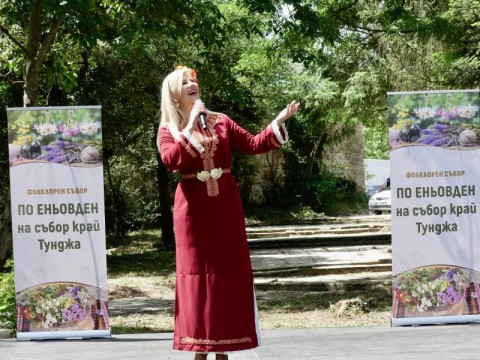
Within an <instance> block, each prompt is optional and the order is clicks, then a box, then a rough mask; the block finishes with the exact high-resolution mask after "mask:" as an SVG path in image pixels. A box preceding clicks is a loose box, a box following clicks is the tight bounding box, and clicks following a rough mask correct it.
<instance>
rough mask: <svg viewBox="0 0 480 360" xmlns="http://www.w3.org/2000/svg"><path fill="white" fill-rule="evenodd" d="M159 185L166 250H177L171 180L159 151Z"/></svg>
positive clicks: (155, 141)
mask: <svg viewBox="0 0 480 360" xmlns="http://www.w3.org/2000/svg"><path fill="white" fill-rule="evenodd" d="M157 133H158V124H157V123H156V124H155V125H154V127H153V143H154V146H155V147H157ZM156 153H157V184H158V197H159V200H160V229H161V230H162V242H163V245H164V246H165V248H167V249H173V248H175V234H174V232H173V214H172V199H171V196H170V180H169V177H168V170H167V168H166V167H165V165H164V164H163V162H162V159H161V157H160V153H159V152H158V149H157V152H156Z"/></svg>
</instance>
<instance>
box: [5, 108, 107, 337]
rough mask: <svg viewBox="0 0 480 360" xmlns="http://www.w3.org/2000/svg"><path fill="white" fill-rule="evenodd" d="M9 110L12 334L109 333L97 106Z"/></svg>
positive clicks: (99, 335) (50, 335)
mask: <svg viewBox="0 0 480 360" xmlns="http://www.w3.org/2000/svg"><path fill="white" fill-rule="evenodd" d="M7 117H8V143H9V144H8V148H9V167H10V196H11V213H12V238H13V258H14V263H15V274H14V275H15V292H16V306H17V314H18V316H17V339H18V340H41V339H62V338H65V339H66V338H97V337H110V325H109V316H108V305H107V302H108V285H107V254H106V230H105V204H104V181H103V156H102V154H103V148H102V121H101V107H100V106H65V107H62V106H60V107H29V108H7Z"/></svg>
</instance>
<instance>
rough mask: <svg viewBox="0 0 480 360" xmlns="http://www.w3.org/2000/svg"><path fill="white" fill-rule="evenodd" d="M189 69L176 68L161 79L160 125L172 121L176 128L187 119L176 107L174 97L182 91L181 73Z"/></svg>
mask: <svg viewBox="0 0 480 360" xmlns="http://www.w3.org/2000/svg"><path fill="white" fill-rule="evenodd" d="M188 70H189V68H187V67H183V68H181V69H177V70H175V71H172V72H171V73H170V74H168V75H167V76H166V77H165V79H164V80H163V84H162V90H161V105H160V126H162V125H166V124H168V123H172V125H175V126H176V128H177V129H178V128H180V124H181V123H182V122H183V121H185V120H188V119H187V116H186V115H185V113H184V112H183V111H181V110H180V108H179V107H178V102H176V101H175V98H176V97H180V95H181V93H182V82H183V74H184V73H186V72H187V71H188Z"/></svg>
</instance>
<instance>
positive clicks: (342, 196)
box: [307, 170, 368, 215]
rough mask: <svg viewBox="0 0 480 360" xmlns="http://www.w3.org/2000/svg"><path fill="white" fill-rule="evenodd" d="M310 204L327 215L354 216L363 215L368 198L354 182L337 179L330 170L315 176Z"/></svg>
mask: <svg viewBox="0 0 480 360" xmlns="http://www.w3.org/2000/svg"><path fill="white" fill-rule="evenodd" d="M311 191H312V194H311V196H309V197H307V198H309V199H311V200H310V201H311V203H310V204H309V205H310V206H311V207H312V208H313V209H314V210H316V211H322V212H324V213H325V214H326V215H352V214H355V213H361V212H362V211H363V210H364V209H365V207H366V204H367V200H368V199H367V196H366V195H365V194H364V193H363V192H361V191H359V190H358V189H357V187H356V184H355V183H354V182H353V181H349V180H345V179H341V178H338V177H336V176H335V175H333V174H332V173H331V172H329V171H328V170H324V171H323V172H321V173H319V174H318V175H316V176H314V178H313V184H312V189H311Z"/></svg>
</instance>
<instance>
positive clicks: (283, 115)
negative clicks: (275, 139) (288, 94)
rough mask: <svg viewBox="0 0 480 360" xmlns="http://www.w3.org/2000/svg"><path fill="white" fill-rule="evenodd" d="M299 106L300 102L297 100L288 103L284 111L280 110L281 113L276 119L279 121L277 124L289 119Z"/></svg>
mask: <svg viewBox="0 0 480 360" xmlns="http://www.w3.org/2000/svg"><path fill="white" fill-rule="evenodd" d="M299 108H300V104H299V103H297V102H296V101H295V100H294V101H292V102H291V103H290V104H288V105H287V107H286V108H285V109H283V110H282V111H280V113H279V114H278V115H277V117H276V118H275V120H276V121H277V125H278V126H280V125H282V124H283V123H284V122H285V120H287V119H288V118H289V117H291V116H292V115H293V114H295V113H296V112H297V110H298V109H299Z"/></svg>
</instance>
